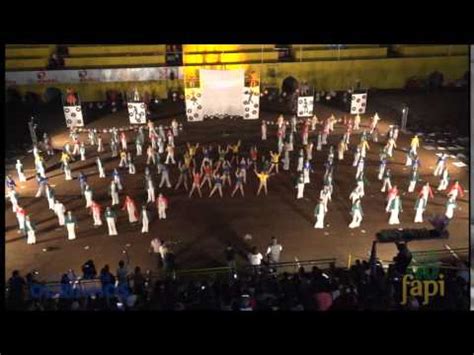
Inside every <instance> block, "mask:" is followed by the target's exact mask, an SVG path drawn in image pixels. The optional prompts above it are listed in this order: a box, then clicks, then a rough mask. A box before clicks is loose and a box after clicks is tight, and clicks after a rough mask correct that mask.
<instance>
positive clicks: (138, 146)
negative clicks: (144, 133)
mask: <svg viewBox="0 0 474 355" xmlns="http://www.w3.org/2000/svg"><path fill="white" fill-rule="evenodd" d="M135 149H136V153H137V157H140V156H141V155H142V154H143V142H142V139H141V138H140V136H139V135H137V137H136V138H135Z"/></svg>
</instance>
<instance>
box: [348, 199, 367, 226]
mask: <svg viewBox="0 0 474 355" xmlns="http://www.w3.org/2000/svg"><path fill="white" fill-rule="evenodd" d="M351 214H352V221H351V223H350V224H349V228H358V227H360V223H361V222H362V217H363V215H364V214H363V211H362V205H361V201H360V199H357V200H355V201H354V203H353V204H352V211H351Z"/></svg>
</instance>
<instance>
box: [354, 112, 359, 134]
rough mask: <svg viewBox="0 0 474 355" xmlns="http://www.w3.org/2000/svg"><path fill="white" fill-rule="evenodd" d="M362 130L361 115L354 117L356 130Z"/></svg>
mask: <svg viewBox="0 0 474 355" xmlns="http://www.w3.org/2000/svg"><path fill="white" fill-rule="evenodd" d="M359 129H360V116H359V114H357V115H356V116H355V117H354V130H355V131H356V130H359Z"/></svg>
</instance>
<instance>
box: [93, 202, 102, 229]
mask: <svg viewBox="0 0 474 355" xmlns="http://www.w3.org/2000/svg"><path fill="white" fill-rule="evenodd" d="M90 208H91V213H92V218H93V219H94V227H97V226H101V225H102V219H101V218H100V213H101V211H102V206H101V205H99V204H98V203H97V202H95V201H92V204H91V207H90Z"/></svg>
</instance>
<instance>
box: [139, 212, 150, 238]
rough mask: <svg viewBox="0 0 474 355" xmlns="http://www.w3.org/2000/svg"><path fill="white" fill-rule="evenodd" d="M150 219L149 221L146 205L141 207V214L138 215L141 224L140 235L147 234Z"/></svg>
mask: <svg viewBox="0 0 474 355" xmlns="http://www.w3.org/2000/svg"><path fill="white" fill-rule="evenodd" d="M150 219H151V214H150V212H149V211H148V210H147V208H146V205H142V212H141V215H140V220H141V222H142V233H148V228H149V225H150Z"/></svg>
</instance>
